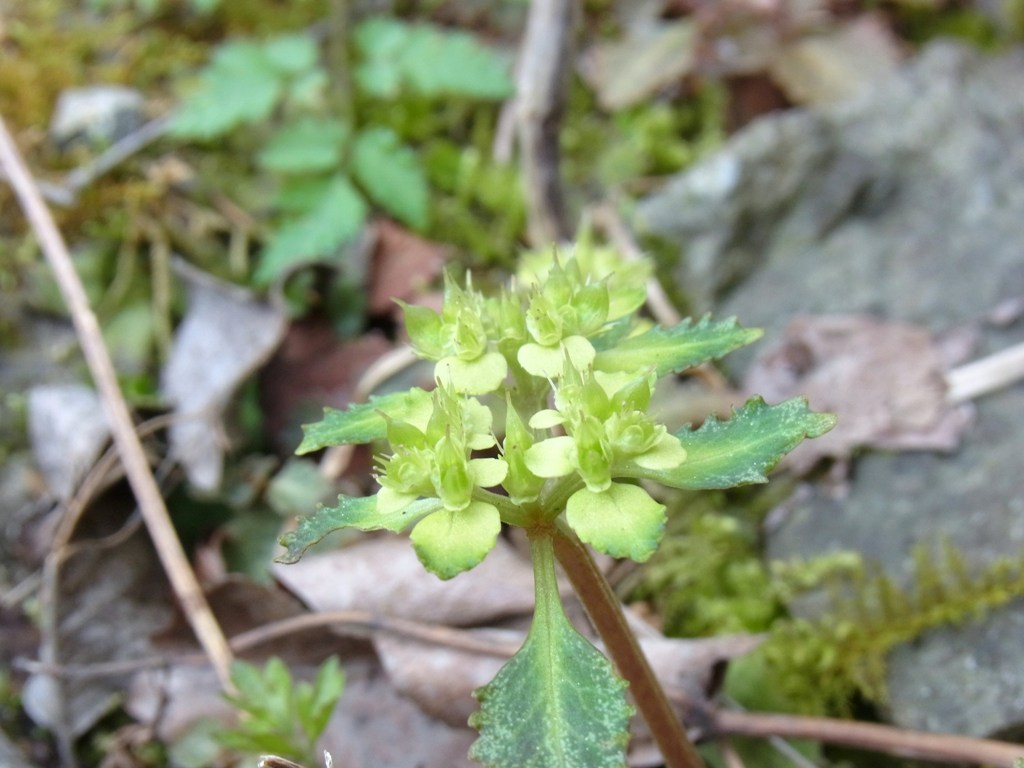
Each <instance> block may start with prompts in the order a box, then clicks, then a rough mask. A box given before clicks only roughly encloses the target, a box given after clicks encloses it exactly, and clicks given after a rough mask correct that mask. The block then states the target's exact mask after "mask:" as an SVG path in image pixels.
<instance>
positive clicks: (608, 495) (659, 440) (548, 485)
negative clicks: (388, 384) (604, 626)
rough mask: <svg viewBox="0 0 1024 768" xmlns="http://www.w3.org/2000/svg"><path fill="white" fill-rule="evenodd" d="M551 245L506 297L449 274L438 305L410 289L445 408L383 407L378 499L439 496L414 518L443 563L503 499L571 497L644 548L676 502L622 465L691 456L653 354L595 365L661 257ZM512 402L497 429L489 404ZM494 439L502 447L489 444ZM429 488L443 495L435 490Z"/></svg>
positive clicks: (421, 348) (478, 541) (637, 555)
mask: <svg viewBox="0 0 1024 768" xmlns="http://www.w3.org/2000/svg"><path fill="white" fill-rule="evenodd" d="M595 254H597V256H595ZM543 255H544V256H546V261H545V260H544V259H542V258H540V257H539V256H534V257H533V258H528V259H526V260H525V261H524V263H525V264H526V265H527V267H526V268H525V269H524V270H523V272H522V273H521V275H520V276H519V280H518V281H517V282H516V283H515V284H514V287H513V289H512V290H508V291H504V292H502V293H501V294H500V295H499V296H498V297H497V298H493V299H485V298H484V296H483V295H482V294H480V293H479V292H477V291H476V290H474V288H473V285H472V282H471V280H470V279H469V278H467V280H466V283H465V285H464V286H460V285H459V284H458V283H457V282H456V280H455V279H454V278H452V277H451V276H450V275H447V276H446V277H445V291H444V304H443V307H442V309H441V311H440V313H438V312H434V311H433V310H430V309H427V308H424V307H416V306H410V305H404V304H403V309H404V310H405V319H406V327H407V330H408V334H409V338H410V341H411V342H412V345H413V348H414V349H415V350H416V352H417V354H419V355H420V356H421V357H424V358H426V359H429V360H433V361H435V368H434V375H435V378H436V380H437V390H436V391H435V394H434V396H433V407H432V409H431V410H430V411H429V412H423V413H418V414H416V416H415V418H411V417H410V418H409V419H407V420H404V421H403V420H397V419H393V418H391V417H390V416H389V415H388V414H387V412H386V409H383V410H382V415H383V416H384V417H385V418H386V420H387V430H386V437H387V441H388V443H389V444H390V450H391V453H390V454H389V455H388V456H386V457H384V458H381V459H379V467H380V470H379V473H378V482H379V483H380V486H381V489H380V491H379V493H378V495H377V502H376V506H377V512H378V513H379V514H380V515H381V516H384V517H387V516H392V515H394V514H396V513H402V512H403V510H405V509H406V508H408V509H415V510H418V511H420V512H421V513H422V512H423V511H425V510H433V511H430V512H429V514H427V515H426V516H425V517H422V519H420V520H419V521H418V522H417V523H416V524H415V527H414V528H413V531H412V540H413V543H414V545H415V546H416V549H417V552H418V553H419V555H420V557H421V559H422V560H423V562H424V563H425V564H426V565H427V567H428V568H430V570H432V571H434V572H435V573H439V574H441V575H451V574H452V573H454V572H459V571H461V570H463V569H465V568H469V567H472V566H473V565H475V564H476V563H477V562H479V560H480V559H482V558H483V556H484V555H486V553H487V552H488V551H489V550H490V549H491V547H492V546H493V544H494V541H495V538H496V536H497V534H498V532H499V530H500V525H501V520H502V509H499V507H501V506H505V507H514V508H518V509H520V510H522V509H524V508H526V509H530V510H532V511H533V512H534V513H535V515H534V519H536V518H537V517H540V518H547V519H549V520H553V519H554V518H555V517H557V516H558V515H559V514H561V513H562V512H563V509H564V512H565V515H566V520H567V522H568V523H569V525H570V526H572V527H573V528H574V529H575V530H576V531H577V533H578V534H579V535H580V536H581V538H583V539H584V540H585V541H587V542H589V543H591V544H593V545H594V546H596V547H598V548H599V549H601V550H603V551H605V552H608V553H609V554H612V555H617V556H627V557H632V558H634V559H638V560H642V559H645V558H646V557H647V556H649V555H650V554H651V552H653V551H654V547H655V546H656V545H657V541H658V539H659V538H660V535H661V530H662V527H663V522H664V519H663V517H664V507H663V506H662V505H660V504H658V503H657V502H655V501H654V499H652V498H651V497H650V496H649V495H648V494H647V492H646V491H644V490H643V489H642V488H640V487H639V486H637V485H634V484H632V483H630V482H622V481H621V478H631V477H633V478H635V477H641V476H642V475H643V472H644V470H646V469H659V470H660V469H670V468H672V467H675V466H678V465H679V464H680V463H682V462H683V460H684V459H685V458H686V451H685V450H683V448H682V446H681V445H680V443H679V440H678V439H677V438H675V437H674V436H672V435H670V434H669V433H668V430H667V429H666V428H665V427H664V426H662V425H659V424H656V423H655V422H654V421H653V420H652V419H651V418H650V417H649V416H648V415H647V413H646V411H647V408H648V406H649V405H650V401H651V394H652V392H653V388H654V384H655V381H656V375H655V372H654V367H653V365H652V366H651V367H649V368H646V369H642V370H632V371H620V370H610V371H606V370H602V371H595V370H594V364H595V361H596V360H597V359H598V354H599V351H600V350H601V348H602V347H603V346H606V345H607V341H608V339H609V338H611V339H612V340H618V339H620V338H622V337H624V336H628V335H629V334H630V333H631V332H632V330H633V328H634V326H633V323H632V317H631V316H632V315H633V314H634V313H635V311H636V310H637V309H638V308H639V306H640V304H641V303H642V302H643V299H644V296H645V286H644V284H643V281H644V280H646V278H647V276H648V274H649V271H648V270H647V269H646V268H639V269H638V268H635V267H633V268H632V269H626V268H625V267H626V266H627V265H624V264H622V262H618V266H619V267H620V268H622V274H620V273H619V272H616V270H615V266H616V265H615V262H613V261H611V260H610V259H609V258H608V257H607V251H606V250H603V249H594V248H590V249H586V248H584V249H581V251H580V253H579V256H580V258H577V257H573V258H569V259H566V260H564V261H562V260H559V259H558V258H557V257H556V255H555V254H554V252H553V251H547V252H546V253H544V254H543ZM581 264H589V269H588V270H586V271H585V270H584V268H583V267H582V266H581ZM590 270H592V271H590ZM623 274H625V279H624V278H623ZM611 367H612V368H613V369H614V367H615V366H614V365H612V366H611ZM492 393H494V394H492ZM495 395H498V396H495ZM482 396H489V397H486V398H485V402H487V404H486V405H485V403H484V402H482V401H481V400H480V399H479V398H480V397H482ZM501 406H504V410H505V425H504V432H503V440H502V441H501V442H500V444H499V441H498V438H497V437H496V436H495V434H494V433H493V432H492V425H493V423H494V417H493V414H492V410H491V409H492V408H494V409H495V410H498V409H499V408H500V407H501ZM552 406H553V407H552ZM524 415H525V419H526V420H525V421H524ZM495 448H497V450H498V456H497V457H496V456H494V455H490V456H481V455H479V454H481V453H482V452H487V451H491V452H492V454H493V453H494V451H493V450H492V449H495ZM613 478H620V480H619V481H613ZM488 489H492V490H493V491H496V493H495V492H491V493H488V492H487V491H488ZM556 490H558V491H560V492H561V493H560V494H559V493H556ZM545 494H546V498H548V499H551V498H557V497H559V496H564V497H565V498H564V499H562V500H561V503H560V504H559V505H557V508H554V509H552V508H551V507H550V504H548V505H544V504H542V503H541V499H542V496H545ZM425 499H433V500H435V501H436V502H437V503H436V504H435V505H433V506H429V505H427V506H424V505H423V504H422V501H423V500H425ZM414 502H416V503H417V505H416V506H415V507H413V504H414Z"/></svg>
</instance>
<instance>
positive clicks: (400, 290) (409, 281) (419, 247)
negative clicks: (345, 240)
mask: <svg viewBox="0 0 1024 768" xmlns="http://www.w3.org/2000/svg"><path fill="white" fill-rule="evenodd" d="M450 254H451V249H450V248H448V247H446V246H443V245H441V244H440V243H433V242H431V241H429V240H424V239H423V238H422V237H417V236H416V235H414V234H413V233H412V232H410V231H409V230H407V229H404V228H402V227H400V226H399V225H397V224H395V223H393V222H390V221H387V220H382V221H380V222H378V223H377V244H376V248H375V249H374V252H373V262H372V264H373V266H372V268H371V269H372V271H371V275H370V305H369V310H370V312H371V314H375V315H382V314H387V313H389V312H392V311H393V310H395V309H396V305H395V302H394V300H395V299H401V300H402V301H412V300H414V299H416V298H417V297H418V296H419V295H420V294H421V293H423V292H424V291H425V290H427V289H428V288H429V287H430V285H431V284H432V283H434V282H435V281H436V280H437V278H438V277H439V276H440V275H441V270H442V269H443V268H444V265H445V262H446V261H447V259H448V257H449V255H450Z"/></svg>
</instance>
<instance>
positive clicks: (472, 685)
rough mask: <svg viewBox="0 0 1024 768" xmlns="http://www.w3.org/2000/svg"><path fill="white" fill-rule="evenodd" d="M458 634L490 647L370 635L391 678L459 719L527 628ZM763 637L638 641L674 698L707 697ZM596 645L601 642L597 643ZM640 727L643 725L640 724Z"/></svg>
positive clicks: (441, 713)
mask: <svg viewBox="0 0 1024 768" xmlns="http://www.w3.org/2000/svg"><path fill="white" fill-rule="evenodd" d="M460 634H462V635H465V636H466V637H467V638H472V639H473V640H474V641H475V642H478V643H483V644H485V645H486V644H487V643H493V645H494V652H493V653H482V652H477V651H475V650H469V649H466V648H460V647H454V646H443V645H439V644H435V643H426V642H421V641H419V640H412V639H407V638H401V637H396V636H394V635H388V634H386V633H376V634H375V635H374V646H375V647H376V649H377V653H378V655H379V656H380V660H381V664H382V665H383V667H384V670H385V671H386V672H387V674H388V677H389V678H390V680H391V683H392V684H393V685H394V686H395V688H396V689H397V690H398V691H399V692H401V693H402V694H403V695H404V696H407V697H409V698H410V699H412V700H413V701H415V702H417V703H418V704H419V705H420V707H422V708H423V709H424V711H426V712H428V713H430V714H431V715H433V716H434V717H437V718H439V719H441V720H444V721H445V722H447V723H452V724H459V723H464V722H466V718H468V717H469V715H470V714H471V713H473V712H474V711H476V708H477V702H476V700H475V699H474V698H473V696H472V694H473V691H474V690H476V689H477V688H479V687H480V686H482V685H486V684H487V683H488V682H490V681H491V679H493V677H494V675H495V674H497V672H498V670H499V669H500V668H501V666H502V664H504V663H505V661H507V657H508V656H509V655H511V654H510V653H509V651H510V650H512V649H515V648H517V647H519V646H520V645H521V644H522V642H523V639H524V638H525V631H520V630H508V629H477V630H467V631H465V632H461V633H460ZM760 643H761V638H760V637H756V636H753V635H733V636H724V637H713V638H702V639H698V640H689V639H678V638H668V637H663V636H657V637H643V638H640V647H641V648H642V649H643V651H644V654H645V655H646V656H647V659H648V661H650V663H651V667H652V668H653V669H654V673H655V675H656V676H657V677H658V679H659V680H660V681H661V682H662V684H663V685H664V686H665V687H666V690H667V691H668V693H669V695H670V697H672V698H673V699H674V700H675V702H676V703H677V704H681V702H683V701H684V700H696V701H704V700H706V698H707V696H708V694H709V693H710V692H711V691H710V689H711V688H712V683H713V682H714V679H715V673H716V670H717V669H718V667H719V666H720V665H721V664H723V663H725V662H728V661H729V660H731V659H734V658H736V657H738V656H742V655H744V654H746V653H749V652H750V651H752V650H753V649H754V648H756V647H757V646H758V645H759V644H760ZM599 647H600V645H599ZM641 730H642V729H641Z"/></svg>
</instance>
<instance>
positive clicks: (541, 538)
mask: <svg viewBox="0 0 1024 768" xmlns="http://www.w3.org/2000/svg"><path fill="white" fill-rule="evenodd" d="M521 263H522V267H521V269H520V271H519V274H518V275H517V276H516V278H515V280H514V281H512V283H511V284H510V285H509V286H507V287H506V288H505V289H504V290H502V291H501V292H500V293H498V295H496V296H484V295H483V294H482V293H481V292H479V291H478V290H476V289H475V288H474V287H473V284H472V282H471V280H470V278H469V277H467V279H466V281H465V283H464V284H460V283H459V282H457V281H456V280H455V279H454V278H452V277H451V276H448V277H447V278H446V280H445V291H444V304H443V308H442V309H441V311H440V313H437V312H435V311H433V310H431V309H427V308H425V307H419V306H408V305H403V309H404V311H405V323H406V328H407V330H408V334H409V338H410V340H411V342H412V345H413V347H414V349H415V351H416V353H417V354H418V355H419V356H421V357H423V358H425V359H427V360H432V361H434V362H435V363H436V365H435V368H434V375H435V379H436V382H437V386H436V388H435V389H434V390H433V392H427V391H424V390H421V389H411V390H409V391H406V392H400V393H395V394H389V395H383V396H380V397H376V398H373V399H372V400H371V401H370V402H369V403H366V404H359V405H353V406H351V407H349V408H348V409H346V410H330V409H328V410H327V412H326V414H325V417H324V419H323V420H322V421H320V422H318V423H315V424H312V425H309V426H307V427H306V430H305V438H304V440H303V441H302V444H301V445H300V446H299V449H298V452H299V453H308V452H310V451H315V450H318V449H321V448H324V447H326V446H333V445H342V444H357V443H370V442H376V441H381V443H382V444H383V445H384V446H386V447H385V448H384V449H383V450H382V451H381V453H380V454H379V455H378V458H377V475H376V478H377V482H378V483H379V485H380V490H379V491H378V492H377V493H376V494H374V495H372V496H366V497H362V498H353V497H347V496H342V497H340V499H339V503H338V505H337V506H335V507H323V508H320V509H319V510H318V511H317V512H316V514H314V515H313V516H311V517H308V518H304V519H302V520H301V522H300V524H299V526H298V528H297V529H296V530H295V531H293V532H291V533H289V534H287V535H286V536H285V537H284V538H283V539H282V544H284V546H285V547H286V550H287V551H286V552H285V554H284V555H283V556H282V557H281V558H280V560H281V561H282V562H286V563H290V562H295V561H296V560H298V559H299V557H301V555H302V554H303V552H304V551H305V550H306V549H307V548H308V547H309V546H311V545H312V544H314V543H316V542H317V541H319V540H320V539H322V538H323V537H324V536H326V535H327V534H328V533H330V532H331V531H333V530H336V529H338V528H345V527H351V528H357V529H359V530H364V531H370V530H378V529H385V530H389V531H394V532H399V531H403V530H406V529H408V528H411V534H410V538H411V540H412V544H413V547H414V548H415V550H416V554H417V555H418V556H419V559H420V561H421V562H422V563H423V565H424V566H425V567H426V568H427V569H428V570H429V571H431V572H432V573H434V574H436V575H437V576H439V577H440V578H442V579H449V578H452V577H454V576H457V575H458V574H460V573H462V572H463V571H467V570H470V569H471V568H473V567H474V566H476V565H477V564H479V563H480V561H481V560H483V559H484V557H485V556H486V555H487V553H488V552H489V551H490V550H491V548H492V547H494V545H495V541H496V539H497V537H498V534H499V533H500V531H501V529H502V526H503V525H514V526H518V527H520V528H523V529H524V530H525V532H526V534H527V536H528V538H529V541H530V544H531V553H532V557H533V568H534V577H535V590H536V608H535V613H534V618H533V624H532V628H531V630H530V632H529V634H528V636H527V639H526V641H525V643H524V644H523V646H522V648H521V649H520V650H519V652H518V653H517V654H516V655H515V656H514V657H513V658H512V659H511V660H510V661H509V662H508V663H507V664H506V665H505V666H504V667H503V668H502V669H501V670H500V671H499V673H498V675H497V676H496V677H495V679H494V680H493V681H492V682H491V683H490V684H488V685H487V686H485V687H483V688H481V689H480V690H478V691H477V692H476V697H477V699H478V701H479V702H480V709H479V711H478V712H476V713H475V714H474V716H473V718H472V720H471V724H472V725H473V726H474V727H476V728H478V729H479V731H480V736H479V738H478V739H477V741H476V742H475V743H474V745H473V747H472V749H471V751H470V756H471V757H472V758H474V759H476V760H478V761H480V762H481V763H483V764H484V765H488V766H508V767H509V768H511V767H512V766H515V767H516V768H520V767H521V766H542V767H544V768H547V767H548V766H562V767H565V768H568V767H569V766H573V767H575V766H587V767H588V768H600V767H601V766H624V765H625V748H626V746H627V741H628V738H629V730H628V724H629V718H630V715H631V714H632V709H631V707H630V705H629V704H628V702H627V699H626V689H627V683H626V682H625V681H623V680H621V679H620V678H619V677H618V676H617V675H616V673H615V671H614V669H613V667H612V664H611V663H609V661H608V660H607V659H606V658H605V656H604V655H603V654H602V653H601V652H600V651H598V650H597V649H596V648H595V647H594V646H593V645H591V643H590V642H589V641H588V640H586V639H585V638H584V637H583V636H582V635H580V634H579V633H578V632H577V631H576V629H574V628H573V626H572V625H571V624H570V623H569V621H568V619H567V618H566V615H565V613H564V611H563V607H562V602H561V598H560V596H559V592H558V585H557V582H556V574H555V562H556V559H557V560H558V561H559V562H561V564H562V566H563V567H564V568H565V570H566V572H567V573H568V575H569V577H570V580H571V581H572V582H573V585H574V587H576V590H577V592H578V593H579V594H580V597H581V599H582V600H583V602H584V604H585V605H586V606H587V609H588V612H589V613H590V615H591V618H592V619H593V620H594V623H595V625H596V626H597V627H598V630H599V632H601V634H602V638H603V640H604V642H605V645H606V647H607V648H608V649H609V653H610V654H611V655H612V657H613V659H614V660H615V662H616V665H617V666H618V668H619V669H620V670H623V674H624V675H626V676H627V677H628V678H629V685H630V686H631V687H632V689H633V693H634V698H635V700H636V702H637V706H638V707H639V708H640V709H641V711H642V713H643V714H644V716H645V718H646V719H647V720H648V724H649V725H650V726H651V730H652V732H654V734H655V736H656V738H658V740H659V744H660V746H661V749H662V752H663V754H664V755H665V756H666V760H667V763H668V764H669V765H682V766H698V765H700V760H699V758H698V757H697V755H696V752H695V751H694V750H693V748H692V746H690V745H689V743H688V742H687V741H686V739H685V736H683V735H682V731H681V729H679V727H678V723H677V722H675V718H674V716H672V717H669V718H666V717H664V712H662V714H661V716H659V714H658V712H656V711H655V712H652V711H649V710H648V707H651V706H654V705H652V704H651V700H652V699H657V698H658V697H659V696H656V695H653V693H651V695H649V694H648V692H649V691H651V690H652V689H650V688H649V687H648V688H644V687H643V686H645V685H647V686H649V685H650V680H645V679H643V675H641V674H638V673H636V672H635V669H634V668H635V667H636V664H634V663H633V662H635V661H637V654H638V651H637V648H636V645H635V641H634V640H633V639H632V637H631V635H629V632H628V629H626V627H625V623H624V622H621V621H619V622H618V623H616V620H615V618H614V617H615V616H619V617H621V613H620V608H619V606H618V603H617V602H616V601H615V600H614V597H613V596H612V593H611V590H610V589H607V582H604V581H603V577H602V576H601V575H600V572H599V571H598V570H597V569H596V567H594V565H593V560H592V559H591V558H590V555H589V553H588V552H587V550H586V548H585V547H583V546H582V544H581V543H580V542H583V543H585V544H588V545H590V546H591V547H593V548H594V549H596V550H598V551H600V552H603V553H605V554H607V555H611V556H613V557H628V558H630V559H632V560H635V561H643V560H646V559H647V558H648V557H650V556H651V554H652V553H653V552H654V551H655V549H656V548H657V546H658V543H659V541H660V539H661V537H662V534H663V531H664V526H665V506H664V505H662V504H661V503H660V502H658V501H657V500H656V499H655V498H654V497H653V496H652V495H651V493H650V492H649V491H648V487H649V486H650V485H651V484H655V485H657V484H661V485H664V486H669V487H673V488H684V489H710V488H729V487H732V486H737V485H742V484H746V483H758V482H765V481H766V479H767V478H766V477H765V473H766V472H767V471H768V470H769V469H771V468H772V467H773V466H774V465H775V464H776V463H777V462H778V461H779V459H780V458H781V457H782V456H783V455H784V454H785V453H786V452H788V451H790V450H792V449H793V448H794V447H795V446H796V445H797V444H798V443H799V442H800V441H801V440H803V439H804V438H806V437H815V436H817V435H820V434H822V433H824V432H826V431H827V430H828V429H830V428H831V427H832V426H833V424H834V421H835V420H834V417H833V416H831V415H828V414H820V413H813V412H811V411H810V410H809V409H808V407H807V403H806V402H805V401H804V400H802V399H794V400H790V401H787V402H784V403H780V404H777V405H767V404H765V402H764V401H763V400H761V399H760V398H752V399H751V400H749V401H748V402H747V403H746V404H745V405H743V406H742V407H740V408H738V409H737V410H736V411H735V412H734V413H733V415H732V418H731V419H729V420H727V421H719V420H717V419H715V418H709V419H708V420H707V421H705V422H704V424H703V425H702V426H701V427H700V428H699V429H691V428H690V427H688V426H684V427H682V428H681V429H678V430H677V431H675V432H673V431H670V430H669V428H668V427H667V426H666V425H664V424H660V423H659V422H658V421H656V420H655V419H654V418H653V417H652V416H651V415H650V413H649V409H650V405H651V398H652V395H653V393H654V387H655V384H656V382H657V380H658V379H659V378H660V377H663V376H667V375H670V374H674V373H677V372H680V371H684V370H686V369H687V368H690V367H692V366H695V365H699V364H701V363H703V362H705V361H708V360H712V359H714V358H717V357H720V356H721V355H724V354H725V353H727V352H729V351H731V350H734V349H736V348H737V347H740V346H743V345H745V344H749V343H751V342H752V341H754V340H755V339H757V338H758V337H759V336H760V335H761V332H760V331H757V330H752V329H748V328H743V327H742V326H740V325H739V324H737V323H736V322H735V321H734V320H725V321H722V322H713V321H712V320H710V319H708V318H704V319H702V320H700V321H698V322H691V321H685V322H683V323H680V324H679V325H677V326H675V327H673V328H659V327H650V324H649V323H648V322H647V321H645V320H643V319H642V318H641V317H640V316H639V315H638V311H639V310H640V308H641V306H642V305H643V303H644V301H645V298H646V281H647V279H648V278H649V276H650V267H649V265H648V264H646V263H625V262H624V261H622V260H621V259H619V258H618V257H617V254H616V253H615V252H613V251H612V250H610V249H607V248H603V247H599V246H595V245H593V244H590V243H581V244H579V245H577V247H576V248H575V249H574V252H573V255H572V256H571V257H569V258H565V259H560V258H559V257H558V255H557V254H556V252H555V251H554V250H553V249H548V250H545V251H542V252H538V253H534V254H528V255H527V256H526V257H525V258H524V259H523V260H522V262H521ZM609 617H611V620H610V621H609V620H607V619H609ZM609 627H610V628H609ZM639 664H640V665H641V666H643V665H645V662H643V660H642V656H640V657H639ZM645 668H646V667H645ZM648 675H649V672H648ZM653 690H655V691H656V693H657V694H659V695H660V698H661V700H662V701H664V695H663V693H661V691H660V688H658V687H657V684H656V683H655V684H654V686H653ZM659 717H660V719H659ZM673 729H674V731H675V735H669V734H667V733H666V731H672V730H673ZM673 739H674V740H675V741H673Z"/></svg>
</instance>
